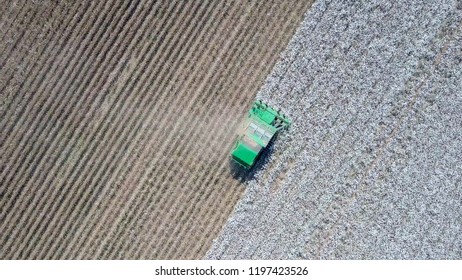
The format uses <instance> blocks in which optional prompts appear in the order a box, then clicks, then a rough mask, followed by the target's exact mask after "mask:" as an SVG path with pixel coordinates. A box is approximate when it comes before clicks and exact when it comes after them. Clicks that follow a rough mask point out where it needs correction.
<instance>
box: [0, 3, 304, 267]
mask: <svg viewBox="0 0 462 280" xmlns="http://www.w3.org/2000/svg"><path fill="white" fill-rule="evenodd" d="M310 2H311V1H309V0H306V1H250V2H244V1H229V2H228V1H225V2H217V1H115V0H114V1H96V2H90V1H84V2H75V3H74V2H73V1H68V2H65V1H59V3H54V2H53V3H52V2H51V1H42V2H40V3H35V2H29V1H23V2H21V3H17V4H16V5H14V4H5V5H2V7H1V8H2V9H3V10H4V12H3V13H2V18H1V22H0V26H2V32H1V34H0V36H2V38H5V39H4V40H2V41H1V42H2V43H1V44H0V49H1V50H2V52H1V54H0V65H2V67H1V68H0V88H1V89H2V90H1V103H0V105H1V107H0V110H1V113H2V119H1V120H0V125H1V129H2V130H1V131H2V134H1V138H0V145H1V149H0V157H1V169H0V183H1V184H0V232H1V234H0V258H2V259H10V258H14V259H24V258H26V259H29V258H36V259H37V258H38V259H68V258H85V259H94V258H111V259H114V258H200V257H202V256H203V255H204V254H205V252H206V250H207V249H208V248H209V246H210V244H211V242H212V240H213V238H215V237H216V235H217V234H218V232H219V231H220V230H221V227H222V226H223V224H224V222H225V221H226V219H227V217H228V215H229V214H230V212H231V210H232V209H233V207H234V205H235V203H236V202H237V200H238V199H239V198H240V196H241V194H242V191H243V188H242V186H241V185H240V182H239V181H238V180H237V179H235V178H233V177H232V175H231V173H230V171H229V166H228V159H227V154H228V152H229V149H230V148H231V146H232V143H233V141H234V137H235V129H236V126H237V125H238V124H239V121H240V120H241V118H242V116H243V115H244V114H245V112H246V110H247V109H248V107H249V105H250V103H251V102H252V100H253V98H254V96H255V93H256V91H257V90H258V88H259V87H260V86H261V84H262V83H263V80H264V78H265V76H266V75H267V74H268V72H269V71H270V69H271V68H272V66H273V65H274V62H275V61H276V59H277V57H278V54H279V53H280V52H281V50H282V49H283V48H284V46H285V45H286V43H287V41H288V40H289V38H290V37H291V35H292V34H293V32H294V29H295V27H296V26H297V24H298V22H299V21H300V20H301V17H302V15H303V13H304V11H306V9H307V8H308V7H309V5H310Z"/></svg>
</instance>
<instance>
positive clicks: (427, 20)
mask: <svg viewBox="0 0 462 280" xmlns="http://www.w3.org/2000/svg"><path fill="white" fill-rule="evenodd" d="M258 97H259V98H261V99H263V101H266V102H268V103H270V104H271V105H274V106H276V107H278V108H281V109H282V111H283V112H285V113H287V114H288V115H289V117H291V118H292V120H293V126H292V127H291V129H290V130H289V132H288V133H284V134H282V135H280V137H279V139H278V141H276V142H275V146H274V147H273V150H274V153H273V154H272V155H271V156H270V157H269V158H268V160H267V162H266V163H265V165H264V167H263V169H261V170H260V171H259V172H258V173H257V174H256V175H255V179H254V180H251V181H249V182H248V183H247V189H246V193H245V195H244V196H243V198H242V200H241V201H240V202H239V203H238V205H237V206H236V210H235V211H234V214H233V215H232V216H231V218H230V220H229V221H228V223H227V225H226V226H225V227H224V230H223V232H222V234H221V235H220V237H219V238H218V239H217V240H216V241H215V242H214V245H213V246H212V249H211V250H210V251H209V252H208V254H207V258H210V259H462V207H461V206H462V205H461V202H462V149H461V147H462V5H461V1H451V0H438V1H407V0H400V1H340V0H318V1H316V2H315V4H313V7H312V8H311V9H310V10H309V11H308V13H307V15H306V16H305V19H304V20H303V22H302V24H301V26H300V28H299V29H298V31H297V32H296V33H295V35H294V38H293V39H292V40H291V42H290V43H289V45H288V48H287V50H286V51H285V52H284V54H283V55H282V59H281V60H280V61H279V62H278V63H277V64H276V66H275V68H274V70H273V71H272V74H270V75H269V77H268V79H267V80H266V82H265V85H264V86H263V87H262V89H261V91H259V93H258Z"/></svg>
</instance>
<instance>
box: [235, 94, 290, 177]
mask: <svg viewBox="0 0 462 280" xmlns="http://www.w3.org/2000/svg"><path fill="white" fill-rule="evenodd" d="M289 125H290V121H289V119H288V118H287V117H286V116H284V115H283V114H281V113H279V111H276V110H275V109H273V108H271V107H269V106H268V105H267V104H265V103H263V102H261V101H256V102H255V103H254V104H253V106H252V109H250V111H249V115H248V116H247V119H246V120H245V122H244V124H243V129H242V131H241V132H242V133H240V135H239V136H238V139H237V141H236V144H235V145H234V148H233V150H232V152H231V158H232V159H233V160H234V161H235V162H236V163H238V164H239V165H241V166H242V167H244V168H245V169H250V168H251V167H252V166H253V165H254V164H255V162H256V161H257V159H258V156H259V155H260V154H261V152H262V150H263V149H264V148H266V147H267V146H268V144H269V143H270V141H271V139H272V138H273V137H274V135H276V133H277V132H278V131H280V130H282V129H285V128H287V127H288V126H289Z"/></svg>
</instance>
